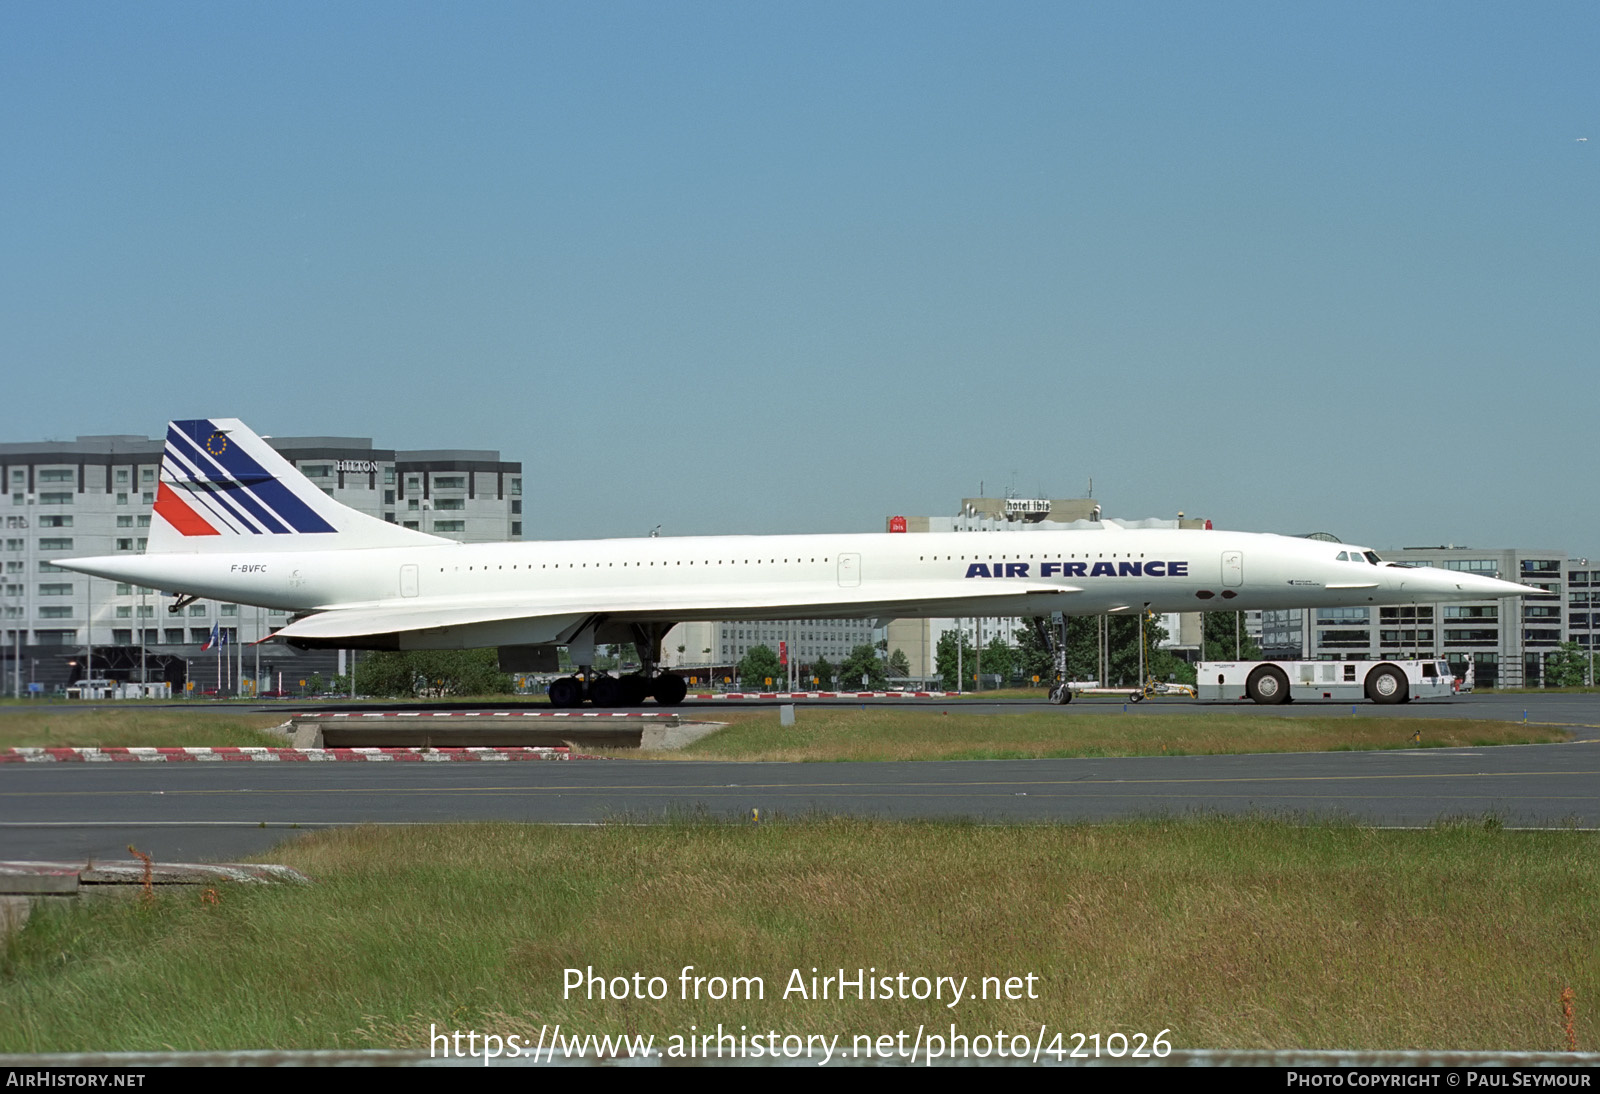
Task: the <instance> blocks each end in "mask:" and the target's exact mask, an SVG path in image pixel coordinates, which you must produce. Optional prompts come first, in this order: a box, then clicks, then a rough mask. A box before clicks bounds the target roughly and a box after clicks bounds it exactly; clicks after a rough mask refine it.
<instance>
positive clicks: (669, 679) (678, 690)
mask: <svg viewBox="0 0 1600 1094" xmlns="http://www.w3.org/2000/svg"><path fill="white" fill-rule="evenodd" d="M650 683H651V685H652V689H651V690H652V691H654V692H655V697H656V702H658V703H660V704H661V705H662V706H664V707H675V706H677V705H678V704H679V703H681V702H683V697H684V696H685V695H688V694H689V685H688V684H687V683H686V682H685V681H684V679H683V677H681V676H678V675H676V674H675V673H670V672H664V673H662V674H661V675H660V676H657V677H656V678H655V679H654V680H652V681H650Z"/></svg>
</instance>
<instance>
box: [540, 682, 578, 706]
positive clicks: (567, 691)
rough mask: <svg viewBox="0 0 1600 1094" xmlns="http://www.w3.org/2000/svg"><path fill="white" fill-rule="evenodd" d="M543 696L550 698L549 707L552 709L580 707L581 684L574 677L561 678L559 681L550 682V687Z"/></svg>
mask: <svg viewBox="0 0 1600 1094" xmlns="http://www.w3.org/2000/svg"><path fill="white" fill-rule="evenodd" d="M545 694H547V695H549V696H550V705H551V706H553V707H576V706H582V705H583V682H582V681H581V680H578V679H577V678H576V677H572V676H563V677H562V678H561V679H559V680H552V681H550V687H549V689H548V690H547V691H546V692H545Z"/></svg>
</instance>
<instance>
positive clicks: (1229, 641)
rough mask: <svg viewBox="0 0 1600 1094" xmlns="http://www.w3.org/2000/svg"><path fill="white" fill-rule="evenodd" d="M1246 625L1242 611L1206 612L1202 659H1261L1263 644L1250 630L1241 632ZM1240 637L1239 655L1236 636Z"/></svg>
mask: <svg viewBox="0 0 1600 1094" xmlns="http://www.w3.org/2000/svg"><path fill="white" fill-rule="evenodd" d="M1243 625H1244V620H1243V615H1242V613H1240V612H1206V613H1205V626H1204V632H1205V644H1204V650H1205V656H1204V657H1202V658H1201V660H1202V661H1260V660H1261V646H1260V645H1259V644H1257V642H1256V640H1255V639H1254V638H1251V637H1250V634H1249V632H1245V633H1242V634H1241V633H1239V628H1240V627H1242V626H1243ZM1236 635H1237V638H1238V646H1237V649H1238V651H1239V653H1238V656H1237V657H1235V656H1234V649H1235V645H1234V641H1235V636H1236Z"/></svg>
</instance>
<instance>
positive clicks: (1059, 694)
mask: <svg viewBox="0 0 1600 1094" xmlns="http://www.w3.org/2000/svg"><path fill="white" fill-rule="evenodd" d="M1050 701H1051V702H1052V703H1055V704H1057V705H1058V706H1065V705H1066V704H1068V703H1070V702H1072V689H1071V688H1069V687H1067V685H1065V684H1062V685H1061V686H1060V687H1058V688H1057V689H1056V690H1055V691H1053V692H1051V693H1050Z"/></svg>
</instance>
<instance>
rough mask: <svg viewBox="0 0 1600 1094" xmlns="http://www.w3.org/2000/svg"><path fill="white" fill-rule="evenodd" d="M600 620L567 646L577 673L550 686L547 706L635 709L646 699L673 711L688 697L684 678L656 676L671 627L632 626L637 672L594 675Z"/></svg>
mask: <svg viewBox="0 0 1600 1094" xmlns="http://www.w3.org/2000/svg"><path fill="white" fill-rule="evenodd" d="M600 622H601V620H599V619H595V620H592V621H591V622H590V623H589V624H588V625H586V626H585V628H584V629H583V630H582V631H580V632H579V633H578V634H577V635H575V636H574V638H573V641H571V642H570V643H568V645H567V651H568V653H569V654H571V656H572V660H573V661H574V662H575V663H577V665H578V671H577V672H575V673H573V674H572V675H571V676H564V677H562V678H561V679H559V680H556V681H555V682H553V683H552V684H551V685H550V691H549V694H550V705H551V706H553V707H580V706H582V705H583V704H584V701H585V700H587V701H588V702H590V703H592V704H593V705H595V706H597V707H636V706H638V705H639V704H641V703H643V702H644V701H645V700H646V699H651V698H653V699H655V701H656V702H657V703H658V704H659V705H661V706H664V707H675V706H677V705H678V704H679V703H681V702H683V699H684V696H686V695H688V694H689V685H688V684H687V683H686V682H685V681H684V679H683V677H681V676H679V675H677V674H676V673H671V672H658V671H657V669H656V665H658V664H659V663H660V661H661V638H662V636H663V635H665V634H666V633H667V631H668V630H669V629H671V624H662V623H655V624H638V623H635V624H632V625H631V626H630V627H629V632H630V633H631V635H632V637H633V648H634V650H635V652H637V653H638V655H639V666H640V669H639V671H638V672H630V673H628V674H627V675H626V676H609V675H607V674H606V673H603V672H595V671H594V667H593V665H594V640H595V632H596V629H597V628H598V625H599V624H600Z"/></svg>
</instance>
